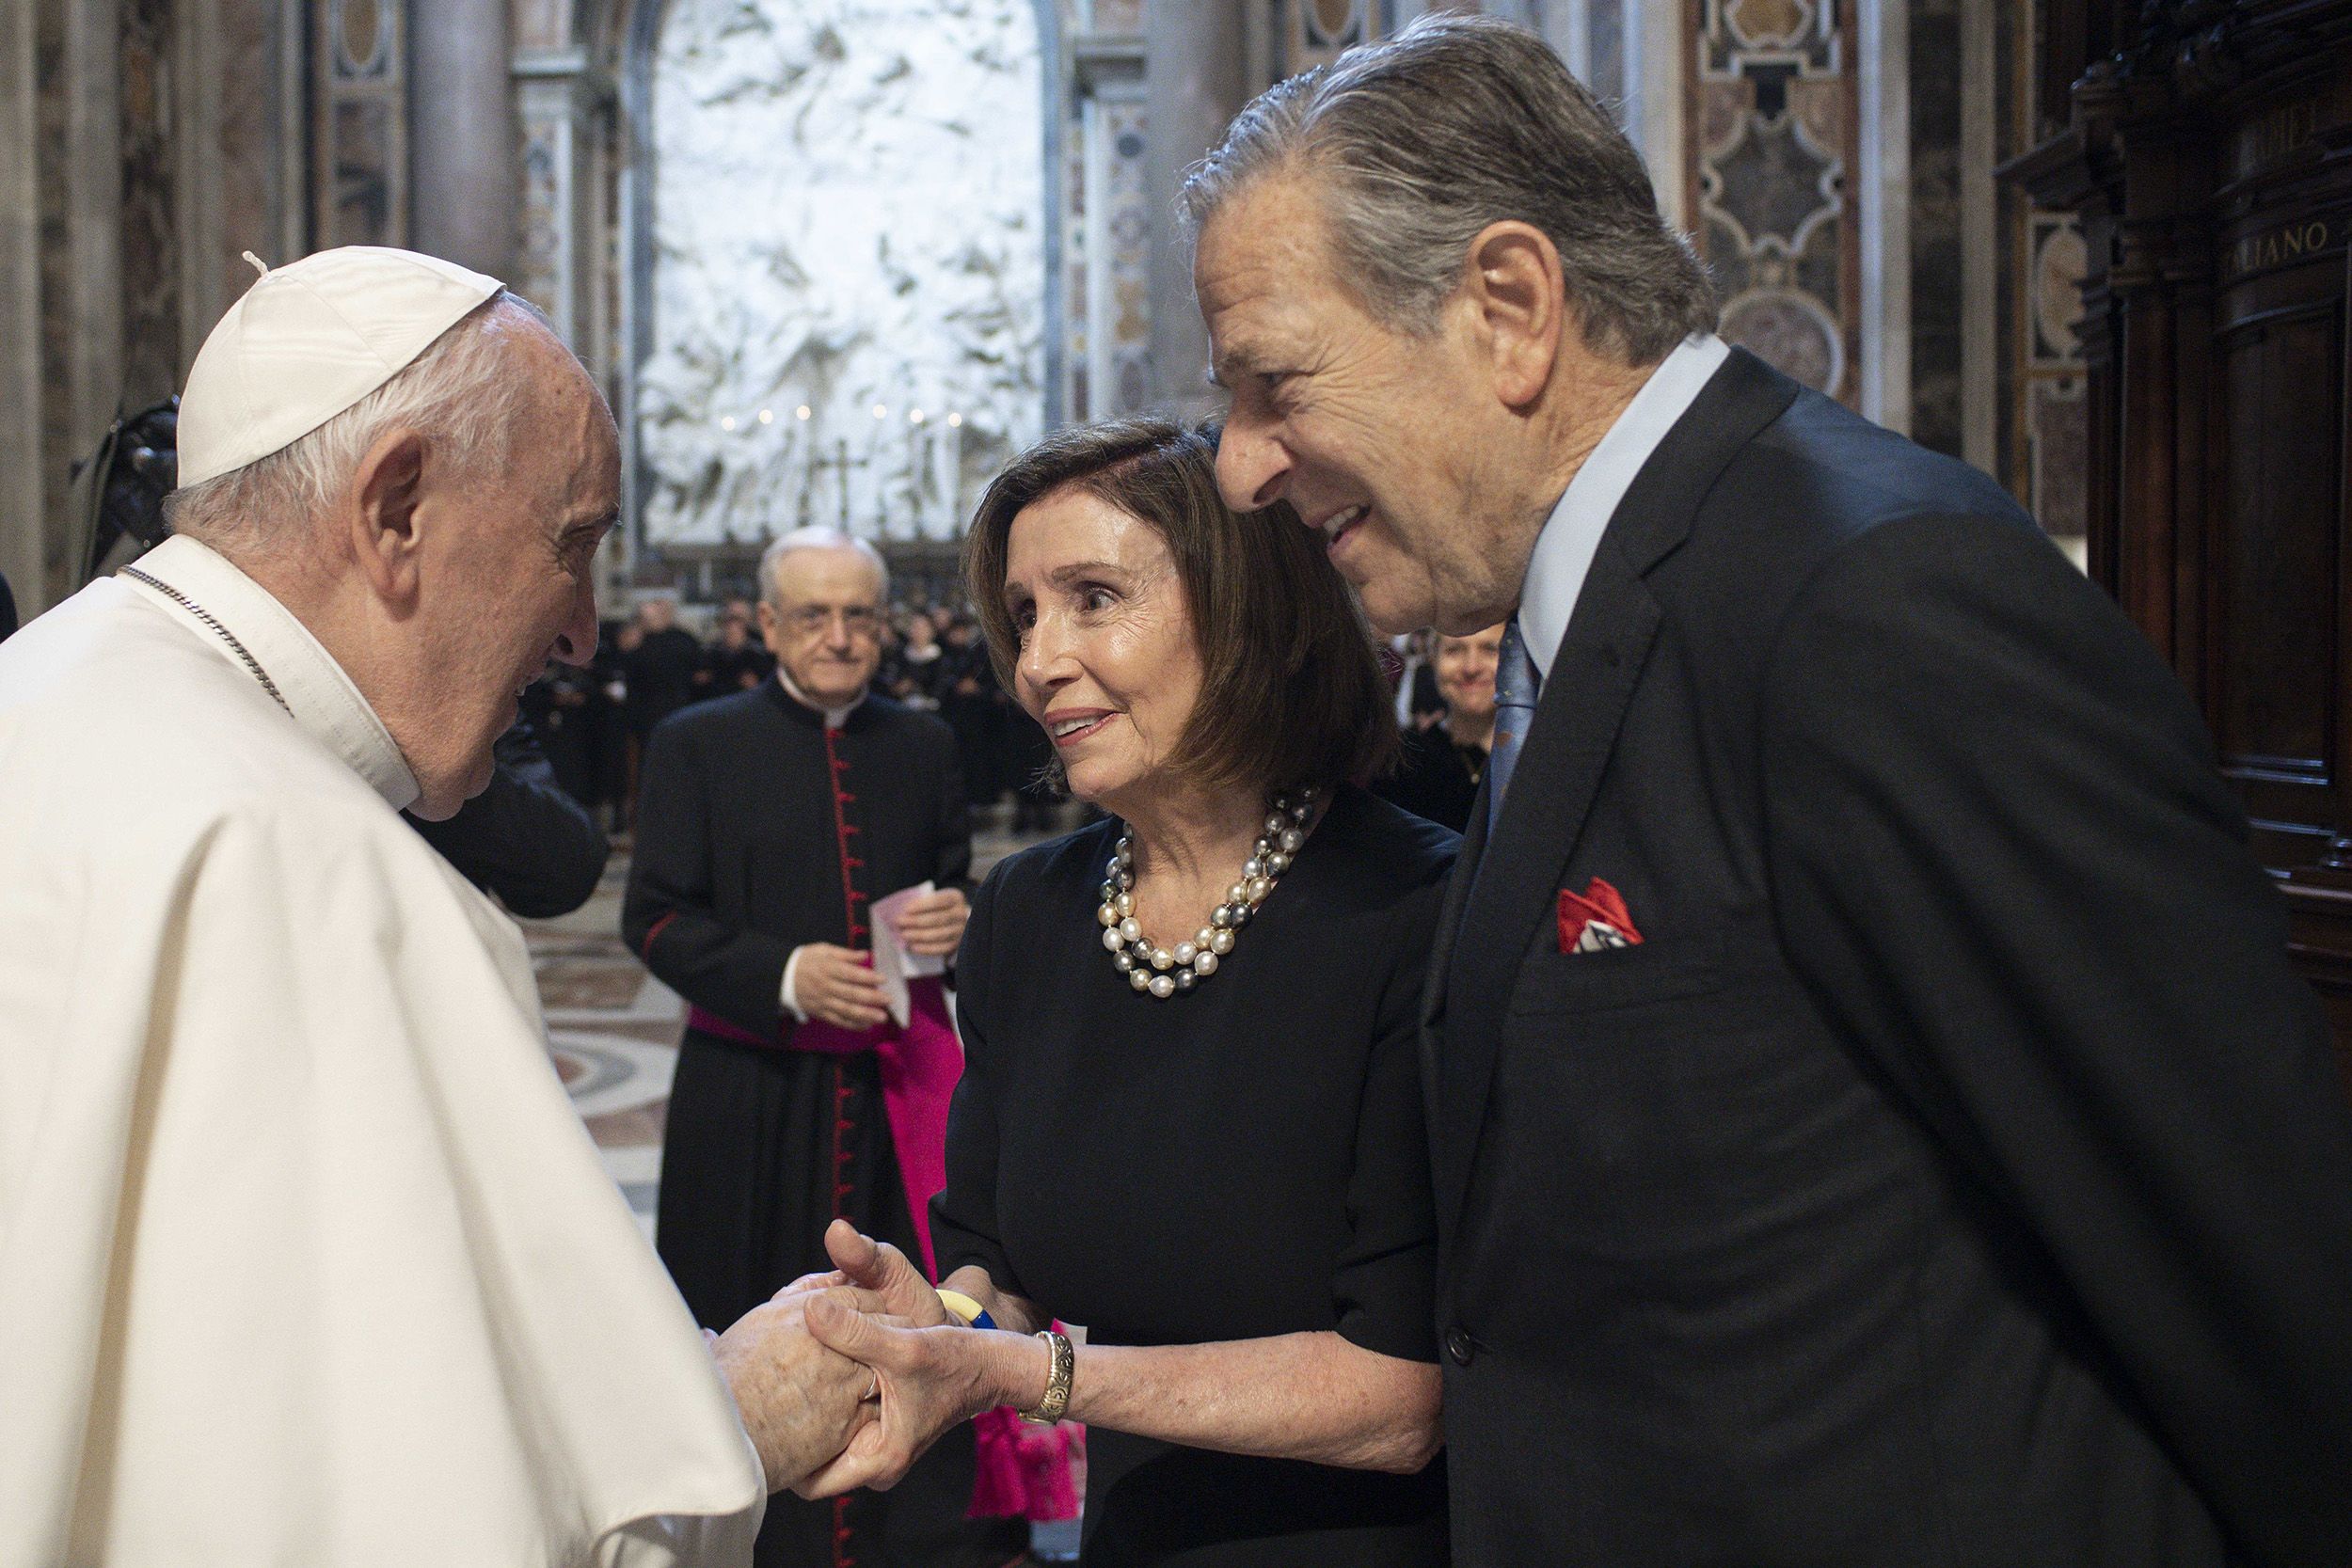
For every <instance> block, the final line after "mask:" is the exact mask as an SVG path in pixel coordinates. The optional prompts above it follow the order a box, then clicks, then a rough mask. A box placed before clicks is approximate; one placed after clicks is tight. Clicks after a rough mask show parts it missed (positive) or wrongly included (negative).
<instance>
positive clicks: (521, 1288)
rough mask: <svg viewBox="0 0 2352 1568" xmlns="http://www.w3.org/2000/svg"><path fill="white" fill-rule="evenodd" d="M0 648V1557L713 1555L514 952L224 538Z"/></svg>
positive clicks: (514, 1565) (616, 1208)
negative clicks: (229, 557)
mask: <svg viewBox="0 0 2352 1568" xmlns="http://www.w3.org/2000/svg"><path fill="white" fill-rule="evenodd" d="M137 565H138V568H139V569H140V570H142V571H146V572H149V573H151V574H152V575H153V576H154V577H156V578H159V579H161V580H163V581H165V582H167V583H168V584H170V585H172V586H173V587H175V588H177V589H179V590H180V591H181V592H182V593H183V594H185V595H186V596H187V597H188V598H189V599H191V600H193V601H194V602H195V603H196V604H198V605H199V606H201V607H202V608H203V609H204V610H206V611H207V612H209V613H210V614H212V615H213V616H215V618H217V620H218V621H219V622H220V623H221V625H222V626H225V627H226V628H228V630H230V632H232V633H234V634H235V636H236V637H237V639H238V640H239V641H242V642H243V643H244V645H245V647H246V650H247V651H248V652H250V653H251V655H252V656H253V657H254V659H255V660H256V661H257V662H259V663H260V664H261V665H262V668H263V669H264V670H265V671H266V672H267V673H268V674H269V676H270V678H271V679H272V680H273V681H275V682H276V684H277V686H278V690H279V692H280V693H281V694H282V696H283V699H284V705H282V706H281V705H280V704H279V702H278V700H276V699H273V698H272V697H271V696H270V695H269V694H268V692H267V691H265V690H264V689H263V688H262V684H261V682H260V681H259V680H258V679H257V678H256V677H255V676H254V674H253V673H251V672H250V671H249V670H248V669H247V668H246V664H245V662H244V661H243V660H242V659H241V658H240V657H238V655H237V654H236V653H235V652H234V651H233V650H232V649H231V648H230V646H229V644H228V643H227V641H225V640H224V639H223V638H221V637H220V636H218V635H216V634H215V631H213V630H212V629H210V628H209V627H208V626H205V625H204V623H202V622H201V621H199V619H198V618H197V617H196V616H195V615H194V614H193V613H192V612H191V611H190V610H186V609H184V608H183V607H182V606H180V605H178V604H176V603H174V602H172V601H171V600H170V599H169V598H168V597H167V596H166V595H164V594H159V593H157V592H155V591H154V590H152V589H150V588H147V587H144V586H140V585H136V584H134V583H132V582H131V581H129V580H127V579H124V578H110V579H107V580H104V581H101V582H98V583H95V584H93V585H91V586H90V587H88V588H87V589H85V590H84V591H83V592H82V593H81V594H77V595H75V596H74V597H73V598H72V600H70V601H68V602H67V603H66V604H64V605H62V606H60V607H58V608H57V609H56V610H54V611H52V612H51V613H49V614H48V615H45V616H43V617H41V618H40V619H39V620H37V621H35V622H33V623H32V624H31V625H30V626H27V627H26V628H25V629H24V630H23V631H22V632H20V633H18V634H17V636H16V637H14V638H13V639H11V640H10V641H8V642H7V643H5V644H0V1564H7V1565H9V1568H53V1565H59V1564H73V1565H81V1564H98V1563H105V1564H123V1565H136V1568H151V1565H152V1568H178V1565H186V1568H260V1565H263V1564H288V1565H295V1564H300V1565H310V1564H318V1565H331V1568H343V1565H359V1564H379V1563H380V1564H385V1565H388V1568H389V1565H392V1564H398V1565H399V1568H425V1565H433V1568H455V1565H463V1564H483V1565H485V1568H489V1565H495V1568H520V1565H525V1564H533V1565H535V1564H548V1565H552V1568H569V1565H572V1564H583V1563H593V1564H609V1565H615V1568H618V1565H627V1568H650V1565H669V1564H694V1565H702V1564H717V1563H722V1562H724V1563H731V1564H739V1563H744V1562H747V1561H748V1560H750V1555H751V1538H752V1536H753V1534H754V1533H755V1530H756V1529H757V1527H758V1523H759V1518H760V1514H761V1512H762V1510H763V1509H764V1507H765V1505H766V1491H767V1489H766V1487H765V1485H764V1484H763V1481H762V1477H761V1475H760V1471H759V1462H758V1458H757V1455H756V1454H755V1452H753V1451H752V1449H751V1448H750V1446H749V1444H748V1442H747V1440H746V1438H745V1437H744V1434H743V1431H742V1428H741V1426H740V1424H739V1421H738V1419H737V1417H736V1413H735V1406H734V1404H733V1402H732V1401H731V1400H730V1398H729V1397H728V1394H727V1391H726V1388H725V1386H724V1385H723V1382H722V1381H721V1379H720V1377H719V1375H718V1372H717V1370H716V1369H715V1368H714V1366H713V1365H712V1362H711V1358H710V1355H709V1354H708V1352H707V1350H706V1348H705V1346H704V1343H703V1340H702V1338H701V1336H700V1334H699V1332H698V1331H697V1330H696V1328H695V1326H694V1323H693V1322H692V1320H691V1318H690V1317H689V1316H688V1314H687V1311H686V1308H685V1306H684V1304H683V1303H682V1302H680V1300H679V1299H678V1296H677V1292H676V1291H675V1290H674V1289H673V1288H672V1287H671V1284H670V1282H669V1279H668V1277H667V1276H666V1275H664V1274H663V1273H662V1271H661V1267H660V1263H659V1262H658V1261H657V1260H656V1259H655V1257H654V1254H653V1252H652V1250H651V1249H650V1248H649V1247H647V1246H646V1245H645V1243H644V1239H643V1238H642V1236H641V1235H640V1233H639V1231H638V1229H637V1227H636V1225H635V1222H634V1221H633V1220H632V1219H631V1217H630V1215H629V1212H628V1207H627V1205H626V1204H625V1203H624V1202H623V1200H622V1198H621V1196H620V1194H619V1192H618V1191H617V1190H616V1189H615V1188H614V1186H613V1184H612V1181H611V1180H609V1179H608V1178H607V1177H606V1175H605V1174H604V1171H603V1170H602V1168H601V1167H600V1166H599V1164H598V1162H597V1159H596V1150H595V1148H594V1146H593V1145H592V1144H591V1142H590V1140H589V1138H588V1136H587V1133H586V1132H585V1130H584V1129H583V1128H582V1127H581V1126H580V1120H579V1118H578V1117H576V1116H575V1115H574V1114H573V1111H572V1109H571V1106H570V1104H569V1103H568V1101H566V1099H565V1097H564V1090H563V1088H562V1086H561V1085H559V1084H558V1082H557V1080H556V1076H555V1074H554V1072H553V1071H552V1070H551V1069H550V1066H549V1064H548V1059H547V1055H546V1050H545V1044H544V1036H543V1030H542V1023H541V1020H540V1014H539V1005H538V1000H537V996H536V992H535V990H534V989H533V986H532V975H531V965H530V960H529V958H527V956H526V954H525V952H524V948H523V943H522V940H521V937H520V934H519V933H518V932H517V931H516V928H515V927H514V925H513V924H512V923H511V922H510V921H508V920H507V918H506V917H505V916H504V915H503V914H501V913H500V912H499V911H498V910H497V909H496V907H494V906H493V905H492V904H491V903H489V901H488V900H486V899H485V898H484V897H483V896H482V895H480V894H479V893H477V892H475V891H474V889H473V888H471V887H469V885H468V884H467V883H466V881H465V879H462V878H460V877H459V876H457V874H456V873H455V872H453V871H452V870H451V869H450V867H449V866H448V865H447V864H446V863H443V862H442V861H441V859H440V858H439V857H438V856H437V855H436V854H435V853H434V852H433V851H432V850H431V849H430V848H428V847H426V846H425V844H424V842H423V840H421V838H419V837H418V836H417V835H416V833H415V832H412V831H411V830H410V829H409V828H408V827H407V826H406V825H405V824H404V823H403V821H402V820H401V818H400V816H398V808H399V807H400V806H402V805H404V804H405V803H407V801H409V800H411V799H413V798H414V796H415V794H416V784H415V781H414V779H413V778H412V776H411V775H410V773H409V770H408V768H407V766H406V764H405V762H404V761H403V760H402V758H401V754H400V752H399V750H398V749H397V748H396V747H395V746H394V745H393V743H392V740H391V737H390V736H389V734H387V733H386V731H385V729H384V727H383V725H382V724H381V723H380V722H379V721H377V720H376V718H375V716H374V714H373V712H372V711H370V709H369V707H368V705H367V704H366V703H365V702H364V701H363V700H362V698H361V697H360V695H359V692H358V689H357V688H356V687H354V686H353V685H352V683H351V681H350V680H349V678H348V677H346V676H345V675H344V674H343V673H342V669H341V668H340V667H339V666H338V665H337V664H336V663H335V661H334V660H333V658H332V657H329V656H328V655H327V653H326V650H325V649H324V648H323V647H321V646H320V645H319V643H318V642H317V641H316V640H314V639H313V638H312V637H311V636H310V633H309V632H308V631H307V630H305V629H304V627H303V626H302V625H301V624H300V623H299V622H298V621H296V620H295V619H294V616H293V615H292V614H290V613H289V612H288V611H287V610H285V609H284V608H283V607H281V606H280V605H278V602H277V601H276V600H275V599H273V598H271V597H270V596H269V594H266V593H265V592H263V591H262V589H261V588H260V586H259V585H257V584H256V583H254V582H253V581H252V579H250V578H246V576H245V575H244V574H243V573H241V572H239V571H238V570H237V569H236V568H235V567H233V566H231V565H230V564H229V562H226V561H225V560H223V559H222V558H221V557H220V556H218V555H216V554H215V553H214V552H213V551H211V550H209V549H207V548H206V547H205V546H202V545H199V544H198V543H196V542H195V541H193V540H188V539H173V540H170V541H168V542H167V543H166V544H164V545H163V546H160V547H159V548H157V549H155V550H154V551H152V552H151V553H150V554H149V555H148V556H146V557H145V558H144V559H143V560H141V561H140V562H138V563H137Z"/></svg>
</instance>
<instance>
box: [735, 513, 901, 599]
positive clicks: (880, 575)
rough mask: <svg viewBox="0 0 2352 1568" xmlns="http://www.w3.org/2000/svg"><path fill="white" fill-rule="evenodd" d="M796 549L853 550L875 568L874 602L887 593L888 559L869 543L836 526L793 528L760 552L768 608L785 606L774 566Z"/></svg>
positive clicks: (761, 590) (761, 584)
mask: <svg viewBox="0 0 2352 1568" xmlns="http://www.w3.org/2000/svg"><path fill="white" fill-rule="evenodd" d="M795 550H855V551H857V552H858V554H860V555H862V556H864V557H865V558H866V562H868V563H869V564H870V565H872V567H873V568H874V599H875V602H876V603H878V604H879V603H880V602H881V601H882V600H883V599H886V598H888V597H890V562H887V561H884V560H883V559H882V551H880V550H878V549H876V548H875V547H874V546H873V545H872V544H871V543H869V542H868V541H866V540H864V539H861V538H859V537H858V536H857V535H856V534H854V533H845V532H843V531H841V530H839V529H837V528H796V529H794V530H793V531H791V532H789V533H787V534H786V535H785V536H784V537H783V538H781V539H778V540H777V541H776V542H775V543H774V544H772V545H770V546H768V547H767V548H766V549H764V550H762V551H760V552H759V596H760V598H761V599H763V600H765V601H766V602H767V604H768V605H769V607H770V608H771V609H775V610H781V609H783V608H784V601H783V600H782V598H781V597H779V596H778V594H777V593H776V568H777V567H779V566H781V565H783V564H784V558H785V557H786V556H787V555H790V554H791V553H792V552H793V551H795Z"/></svg>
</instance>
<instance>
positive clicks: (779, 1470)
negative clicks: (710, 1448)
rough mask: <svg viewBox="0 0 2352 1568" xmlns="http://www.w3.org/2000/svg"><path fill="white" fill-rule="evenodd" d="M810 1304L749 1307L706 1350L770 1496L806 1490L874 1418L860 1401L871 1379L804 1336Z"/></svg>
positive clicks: (868, 1406)
mask: <svg viewBox="0 0 2352 1568" xmlns="http://www.w3.org/2000/svg"><path fill="white" fill-rule="evenodd" d="M814 1299H816V1298H814V1297H803V1298H800V1299H796V1300H790V1301H773V1302H770V1303H769V1304H768V1305H766V1306H764V1307H753V1308H752V1309H751V1310H750V1311H748V1312H746V1313H744V1314H743V1315H742V1316H741V1317H740V1318H738V1319H737V1320H736V1321H735V1324H734V1326H733V1327H731V1328H729V1329H728V1330H727V1331H726V1332H725V1333H724V1334H723V1335H721V1336H720V1337H719V1339H718V1342H717V1344H715V1345H714V1346H713V1347H712V1349H711V1354H712V1355H713V1357H714V1358H715V1359H716V1360H717V1361H718V1363H719V1372H720V1375H721V1376H723V1377H724V1378H725V1379H726V1380H727V1387H728V1389H729V1390H730V1391H731V1392H732V1393H733V1394H734V1395H735V1408H736V1411H737V1413H738V1414H739V1415H740V1416H741V1417H742V1419H743V1430H744V1431H745V1432H746V1433H750V1434H751V1439H752V1446H753V1447H755V1448H756V1449H758V1450H759V1462H760V1464H761V1465H764V1466H765V1467H766V1468H767V1471H768V1488H769V1490H770V1491H771V1492H778V1491H782V1490H783V1489H784V1488H786V1487H787V1486H790V1487H796V1488H797V1487H799V1486H801V1485H803V1483H805V1481H807V1479H808V1477H809V1475H810V1473H811V1472H812V1471H814V1470H816V1469H818V1467H819V1466H821V1465H826V1464H828V1463H829V1462H830V1461H832V1460H834V1459H835V1458H836V1457H837V1456H838V1455H840V1453H841V1452H842V1450H843V1449H846V1448H848V1447H849V1445H850V1441H851V1440H852V1439H853V1438H854V1437H855V1436H856V1435H857V1433H860V1432H861V1431H863V1430H864V1429H865V1428H866V1427H867V1426H868V1425H870V1424H871V1423H872V1421H873V1419H874V1414H875V1409H876V1407H875V1406H873V1405H871V1404H868V1403H866V1398H865V1396H866V1389H867V1388H868V1387H872V1386H876V1376H875V1374H874V1373H873V1372H871V1371H869V1370H867V1369H866V1368H865V1367H861V1366H859V1365H858V1364H857V1363H856V1362H854V1361H851V1360H850V1359H848V1358H847V1357H845V1356H842V1355H839V1354H835V1353H834V1352H833V1351H831V1350H828V1349H826V1348H825V1347H824V1346H823V1345H821V1344H819V1343H818V1342H817V1340H816V1339H814V1338H811V1337H810V1335H809V1332H808V1327H807V1323H806V1311H807V1305H808V1302H809V1301H811V1300H814Z"/></svg>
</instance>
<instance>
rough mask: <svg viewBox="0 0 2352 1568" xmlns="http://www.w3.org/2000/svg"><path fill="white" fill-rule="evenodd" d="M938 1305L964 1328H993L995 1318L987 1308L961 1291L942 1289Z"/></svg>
mask: <svg viewBox="0 0 2352 1568" xmlns="http://www.w3.org/2000/svg"><path fill="white" fill-rule="evenodd" d="M939 1305H940V1306H942V1307H946V1309H947V1316H948V1317H949V1318H950V1319H952V1320H953V1321H954V1322H956V1323H959V1324H961V1325H962V1326H963V1327H965V1328H994V1327H995V1326H996V1320H995V1319H993V1318H992V1317H990V1316H989V1315H988V1308H987V1307H982V1306H981V1305H980V1304H979V1303H978V1302H977V1301H974V1300H973V1299H972V1298H971V1297H970V1296H967V1295H965V1294H964V1293H963V1292H962V1291H940V1292H939Z"/></svg>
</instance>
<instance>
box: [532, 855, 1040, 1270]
mask: <svg viewBox="0 0 2352 1568" xmlns="http://www.w3.org/2000/svg"><path fill="white" fill-rule="evenodd" d="M1030 841H1031V840H1030V839H1029V838H1027V837H1015V836H1014V835H1013V834H1012V833H1010V832H1009V831H1007V830H1006V828H1005V827H1004V826H1003V825H1002V823H1001V822H1000V821H999V820H997V818H996V816H995V815H994V814H992V815H991V816H990V817H989V818H988V819H987V821H986V822H985V823H984V825H983V827H982V830H981V832H978V833H977V835H976V836H975V838H974V841H973V862H974V872H975V875H977V876H985V875H987V873H988V869H989V868H990V867H991V866H993V865H994V864H995V863H996V862H997V861H999V860H1001V859H1003V858H1004V857H1005V856H1006V855H1008V854H1010V853H1011V852H1012V851H1013V850H1015V849H1017V848H1020V847H1022V846H1023V845H1024V844H1025V843H1027V842H1030ZM627 881H628V852H627V850H626V849H616V850H614V851H613V855H612V861H611V863H609V864H607V865H606V867H605V871H604V881H603V883H602V885H601V886H599V887H598V888H597V889H596V895H595V896H594V897H592V898H590V899H589V900H588V902H587V903H586V904H584V905H582V906H581V907H580V909H579V910H577V911H573V912H572V913H570V914H567V915H564V916H562V917H561V918H559V919H555V920H526V921H524V922H522V927H523V934H524V936H525V937H526V938H527V939H528V940H529V942H530V944H531V960H532V969H533V970H534V971H535V972H536V973H537V974H538V978H539V1000H540V1004H541V1006H544V1007H545V1008H546V1010H547V1016H548V1046H549V1048H550V1050H551V1052H552V1053H553V1055H554V1058H555V1068H556V1070H557V1072H559V1073H561V1074H562V1075H563V1079H564V1086H565V1087H566V1088H568V1089H569V1090H570V1091H571V1096H572V1103H573V1105H574V1106H576V1107H577V1108H578V1109H579V1111H580V1118H581V1119H582V1120H583V1121H585V1122H586V1123H587V1124H588V1131H589V1133H590V1134H591V1135H592V1136H593V1137H594V1138H595V1139H596V1148H598V1149H599V1150H600V1151H601V1152H602V1153H603V1155H604V1164H605V1169H607V1170H608V1171H610V1172H611V1173H612V1180H614V1181H616V1182H618V1183H619V1184H620V1187H621V1191H622V1192H623V1193H625V1194H627V1195H628V1203H629V1208H630V1209H631V1210H632V1211H634V1212H635V1213H636V1215H637V1221H638V1223H639V1224H640V1225H642V1226H643V1227H644V1229H645V1234H646V1235H647V1236H648V1237H650V1236H651V1235H652V1234H653V1216H654V1191H655V1187H656V1184H657V1183H658V1181H659V1180H660V1173H661V1129H662V1122H663V1120H664V1118H665V1117H666V1116H667V1115H668V1112H669V1105H670V1075H671V1074H672V1072H674V1071H675V1069H676V1067H677V1040H678V1033H679V1029H680V1026H681V1025H682V1023H683V1022H684V1020H685V1016H686V1008H685V1004H684V1003H682V1002H680V1001H679V1000H678V996H677V993H676V992H675V991H674V990H670V988H669V987H667V986H665V985H663V984H662V983H661V982H660V981H659V980H657V979H655V978H654V977H653V976H652V975H651V974H647V973H646V972H645V969H644V965H643V964H640V963H639V962H638V961H637V959H636V958H634V957H633V956H631V955H630V953H629V951H628V947H627V946H625V945H624V944H623V943H622V942H621V938H620V927H621V890H622V887H623V885H624V884H625V883H626V882H627Z"/></svg>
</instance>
